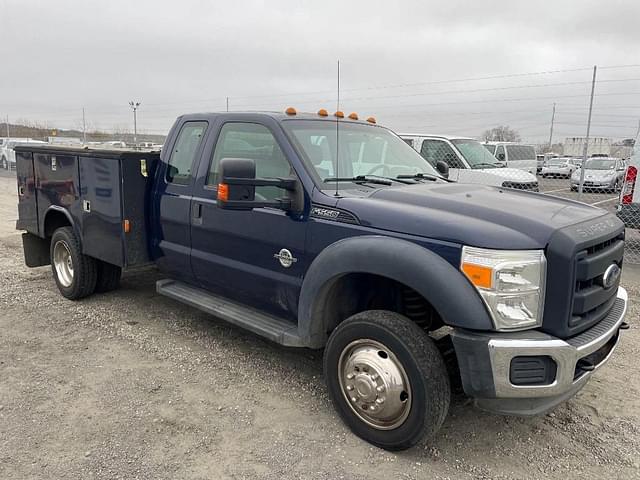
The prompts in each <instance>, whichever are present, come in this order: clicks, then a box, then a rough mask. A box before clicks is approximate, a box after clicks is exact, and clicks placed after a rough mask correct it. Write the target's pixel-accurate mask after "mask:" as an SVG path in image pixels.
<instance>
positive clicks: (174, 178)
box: [166, 122, 207, 185]
mask: <svg viewBox="0 0 640 480" xmlns="http://www.w3.org/2000/svg"><path fill="white" fill-rule="evenodd" d="M206 129H207V122H187V123H185V124H184V125H183V126H182V128H181V129H180V134H179V135H178V140H176V143H175V146H174V147H173V151H172V152H171V156H170V157H169V167H168V168H167V177H166V178H167V182H169V183H177V184H179V185H189V183H190V182H191V172H192V170H193V163H194V161H195V159H196V154H197V152H198V147H199V146H200V142H202V139H203V137H204V132H205V130H206Z"/></svg>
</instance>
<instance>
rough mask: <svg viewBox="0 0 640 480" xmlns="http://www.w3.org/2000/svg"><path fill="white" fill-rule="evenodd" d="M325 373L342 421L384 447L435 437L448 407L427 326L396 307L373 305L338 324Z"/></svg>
mask: <svg viewBox="0 0 640 480" xmlns="http://www.w3.org/2000/svg"><path fill="white" fill-rule="evenodd" d="M324 372H325V376H326V381H327V386H328V390H329V396H330V397H331V400H332V401H333V404H334V406H335V408H336V410H337V411H338V414H339V415H340V417H341V418H342V420H343V421H344V422H345V423H346V424H347V425H348V426H349V428H350V429H351V430H352V431H353V433H355V434H356V435H358V436H359V437H361V438H363V439H364V440H366V441H368V442H370V443H372V444H374V445H376V446H378V447H380V448H384V449H386V450H404V449H406V448H409V447H411V446H413V445H415V444H416V443H418V442H419V441H420V440H421V439H423V438H425V437H426V438H431V437H433V436H434V435H435V434H436V432H437V431H438V430H439V429H440V427H441V426H442V423H443V422H444V419H445V417H446V415H447V412H448V409H449V401H450V397H451V387H450V384H449V377H448V374H447V370H446V367H445V364H444V361H443V359H442V355H441V354H440V352H439V350H438V348H437V347H436V345H435V343H434V342H433V340H431V338H429V336H428V335H427V334H426V333H425V331H424V330H422V329H421V328H420V327H418V326H417V325H416V324H415V323H413V322H412V321H411V320H409V319H408V318H406V317H403V316H402V315H399V314H397V313H394V312H388V311H383V310H369V311H365V312H361V313H358V314H356V315H353V316H351V317H349V318H348V319H347V320H345V321H344V322H342V323H341V324H340V325H338V327H337V328H336V329H335V330H334V331H333V333H332V334H331V336H330V338H329V341H328V342H327V345H326V348H325V352H324ZM394 379H395V380H394Z"/></svg>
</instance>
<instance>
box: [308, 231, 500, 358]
mask: <svg viewBox="0 0 640 480" xmlns="http://www.w3.org/2000/svg"><path fill="white" fill-rule="evenodd" d="M349 273H370V274H374V275H379V276H382V277H386V278H389V279H392V280H396V281H398V282H400V283H403V284H405V285H407V286H408V287H410V288H412V289H414V290H415V291H417V292H418V293H420V294H421V295H422V296H423V297H424V298H425V299H427V301H429V302H430V303H431V305H432V306H433V307H434V308H435V309H436V311H437V312H438V313H439V314H440V316H441V317H442V320H443V321H444V323H445V324H446V325H449V326H455V327H462V328H466V329H471V330H489V329H491V328H493V324H492V322H491V318H490V317H489V314H488V312H487V310H486V307H485V305H484V303H483V302H482V299H481V298H480V296H479V295H478V293H477V292H476V290H475V288H474V287H473V286H472V285H471V283H469V281H468V280H467V279H466V278H465V277H464V275H462V273H460V271H459V270H457V269H456V268H454V267H453V266H452V265H451V264H450V263H448V262H447V261H446V260H444V259H443V258H442V257H441V256H439V255H438V254H436V253H434V252H432V251H431V250H428V249H427V248H424V247H421V246H420V245H417V244H415V243H412V242H409V241H407V240H402V239H398V238H392V237H385V236H377V235H371V236H358V237H350V238H346V239H343V240H339V241H337V242H335V243H333V244H331V245H329V246H328V247H327V248H325V249H324V250H323V251H322V252H320V254H319V255H318V256H317V257H316V258H315V260H314V261H313V263H312V264H311V266H310V267H309V270H308V271H307V273H306V275H305V278H304V281H303V283H302V292H301V294H300V301H299V304H298V331H299V333H300V335H301V336H302V338H303V339H304V340H305V343H307V344H308V345H309V346H311V347H312V348H320V347H322V346H324V344H325V343H326V339H327V331H326V327H327V326H326V325H324V320H323V318H324V315H323V310H324V305H326V301H327V300H328V298H326V297H327V295H326V293H327V292H328V291H329V287H330V286H331V285H332V284H333V282H335V281H336V280H337V279H339V278H340V277H341V276H343V275H346V274H349Z"/></svg>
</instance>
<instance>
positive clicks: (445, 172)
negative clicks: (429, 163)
mask: <svg viewBox="0 0 640 480" xmlns="http://www.w3.org/2000/svg"><path fill="white" fill-rule="evenodd" d="M436 170H438V173H439V174H440V175H442V176H443V177H444V178H449V165H447V162H444V161H442V160H438V161H437V162H436Z"/></svg>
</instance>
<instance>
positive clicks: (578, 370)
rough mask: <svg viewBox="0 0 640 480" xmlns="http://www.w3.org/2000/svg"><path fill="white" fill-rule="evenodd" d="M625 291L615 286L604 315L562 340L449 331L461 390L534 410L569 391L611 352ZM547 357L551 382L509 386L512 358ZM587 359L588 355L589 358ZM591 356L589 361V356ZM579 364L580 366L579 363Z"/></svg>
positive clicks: (509, 409) (494, 406) (487, 402)
mask: <svg viewBox="0 0 640 480" xmlns="http://www.w3.org/2000/svg"><path fill="white" fill-rule="evenodd" d="M627 302H628V297H627V292H626V290H625V289H624V288H622V287H620V288H619V289H618V292H617V299H616V302H615V303H614V306H613V307H612V308H611V310H610V311H609V313H608V315H607V316H606V317H605V318H604V319H602V320H601V321H600V322H599V323H598V324H596V325H594V326H593V327H592V328H590V329H589V330H586V331H585V332H583V333H581V334H579V335H576V336H575V337H572V338H569V339H567V340H560V339H558V338H556V337H553V336H551V335H548V334H545V333H542V332H538V331H533V330H532V331H524V332H514V333H479V332H469V331H459V330H456V331H454V332H453V334H452V339H453V343H454V347H455V349H456V355H457V357H458V364H459V366H460V374H461V377H462V382H463V387H464V389H465V392H466V393H467V394H468V395H470V396H472V397H475V398H476V399H477V403H478V405H479V406H480V407H482V408H486V409H488V410H492V411H497V412H501V413H512V414H524V415H527V414H528V415H531V414H538V413H542V412H544V411H546V410H548V409H550V408H552V407H554V406H555V405H557V404H558V403H560V402H562V401H564V400H566V399H567V398H569V397H571V396H573V395H574V394H575V393H576V392H578V391H579V390H580V389H581V388H582V387H584V385H585V384H586V383H587V381H588V380H589V378H590V377H591V375H592V374H593V373H594V372H595V371H596V370H598V369H599V368H600V367H602V365H604V364H605V363H606V362H607V360H608V359H609V358H610V357H611V355H612V354H613V351H614V350H615V347H616V346H617V343H618V339H619V330H620V327H621V325H622V324H623V322H624V316H625V313H626V310H627ZM527 356H535V357H541V356H544V357H550V358H551V359H552V360H553V361H554V362H555V364H556V375H555V379H553V380H552V381H550V382H548V383H545V384H541V385H514V384H513V383H512V382H511V377H510V369H511V362H512V360H513V359H514V358H515V357H527ZM590 356H591V357H593V358H589V357H590ZM593 359H595V361H592V360H593ZM582 364H584V365H585V366H586V367H588V368H586V369H584V368H582V367H581V365H582Z"/></svg>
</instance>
